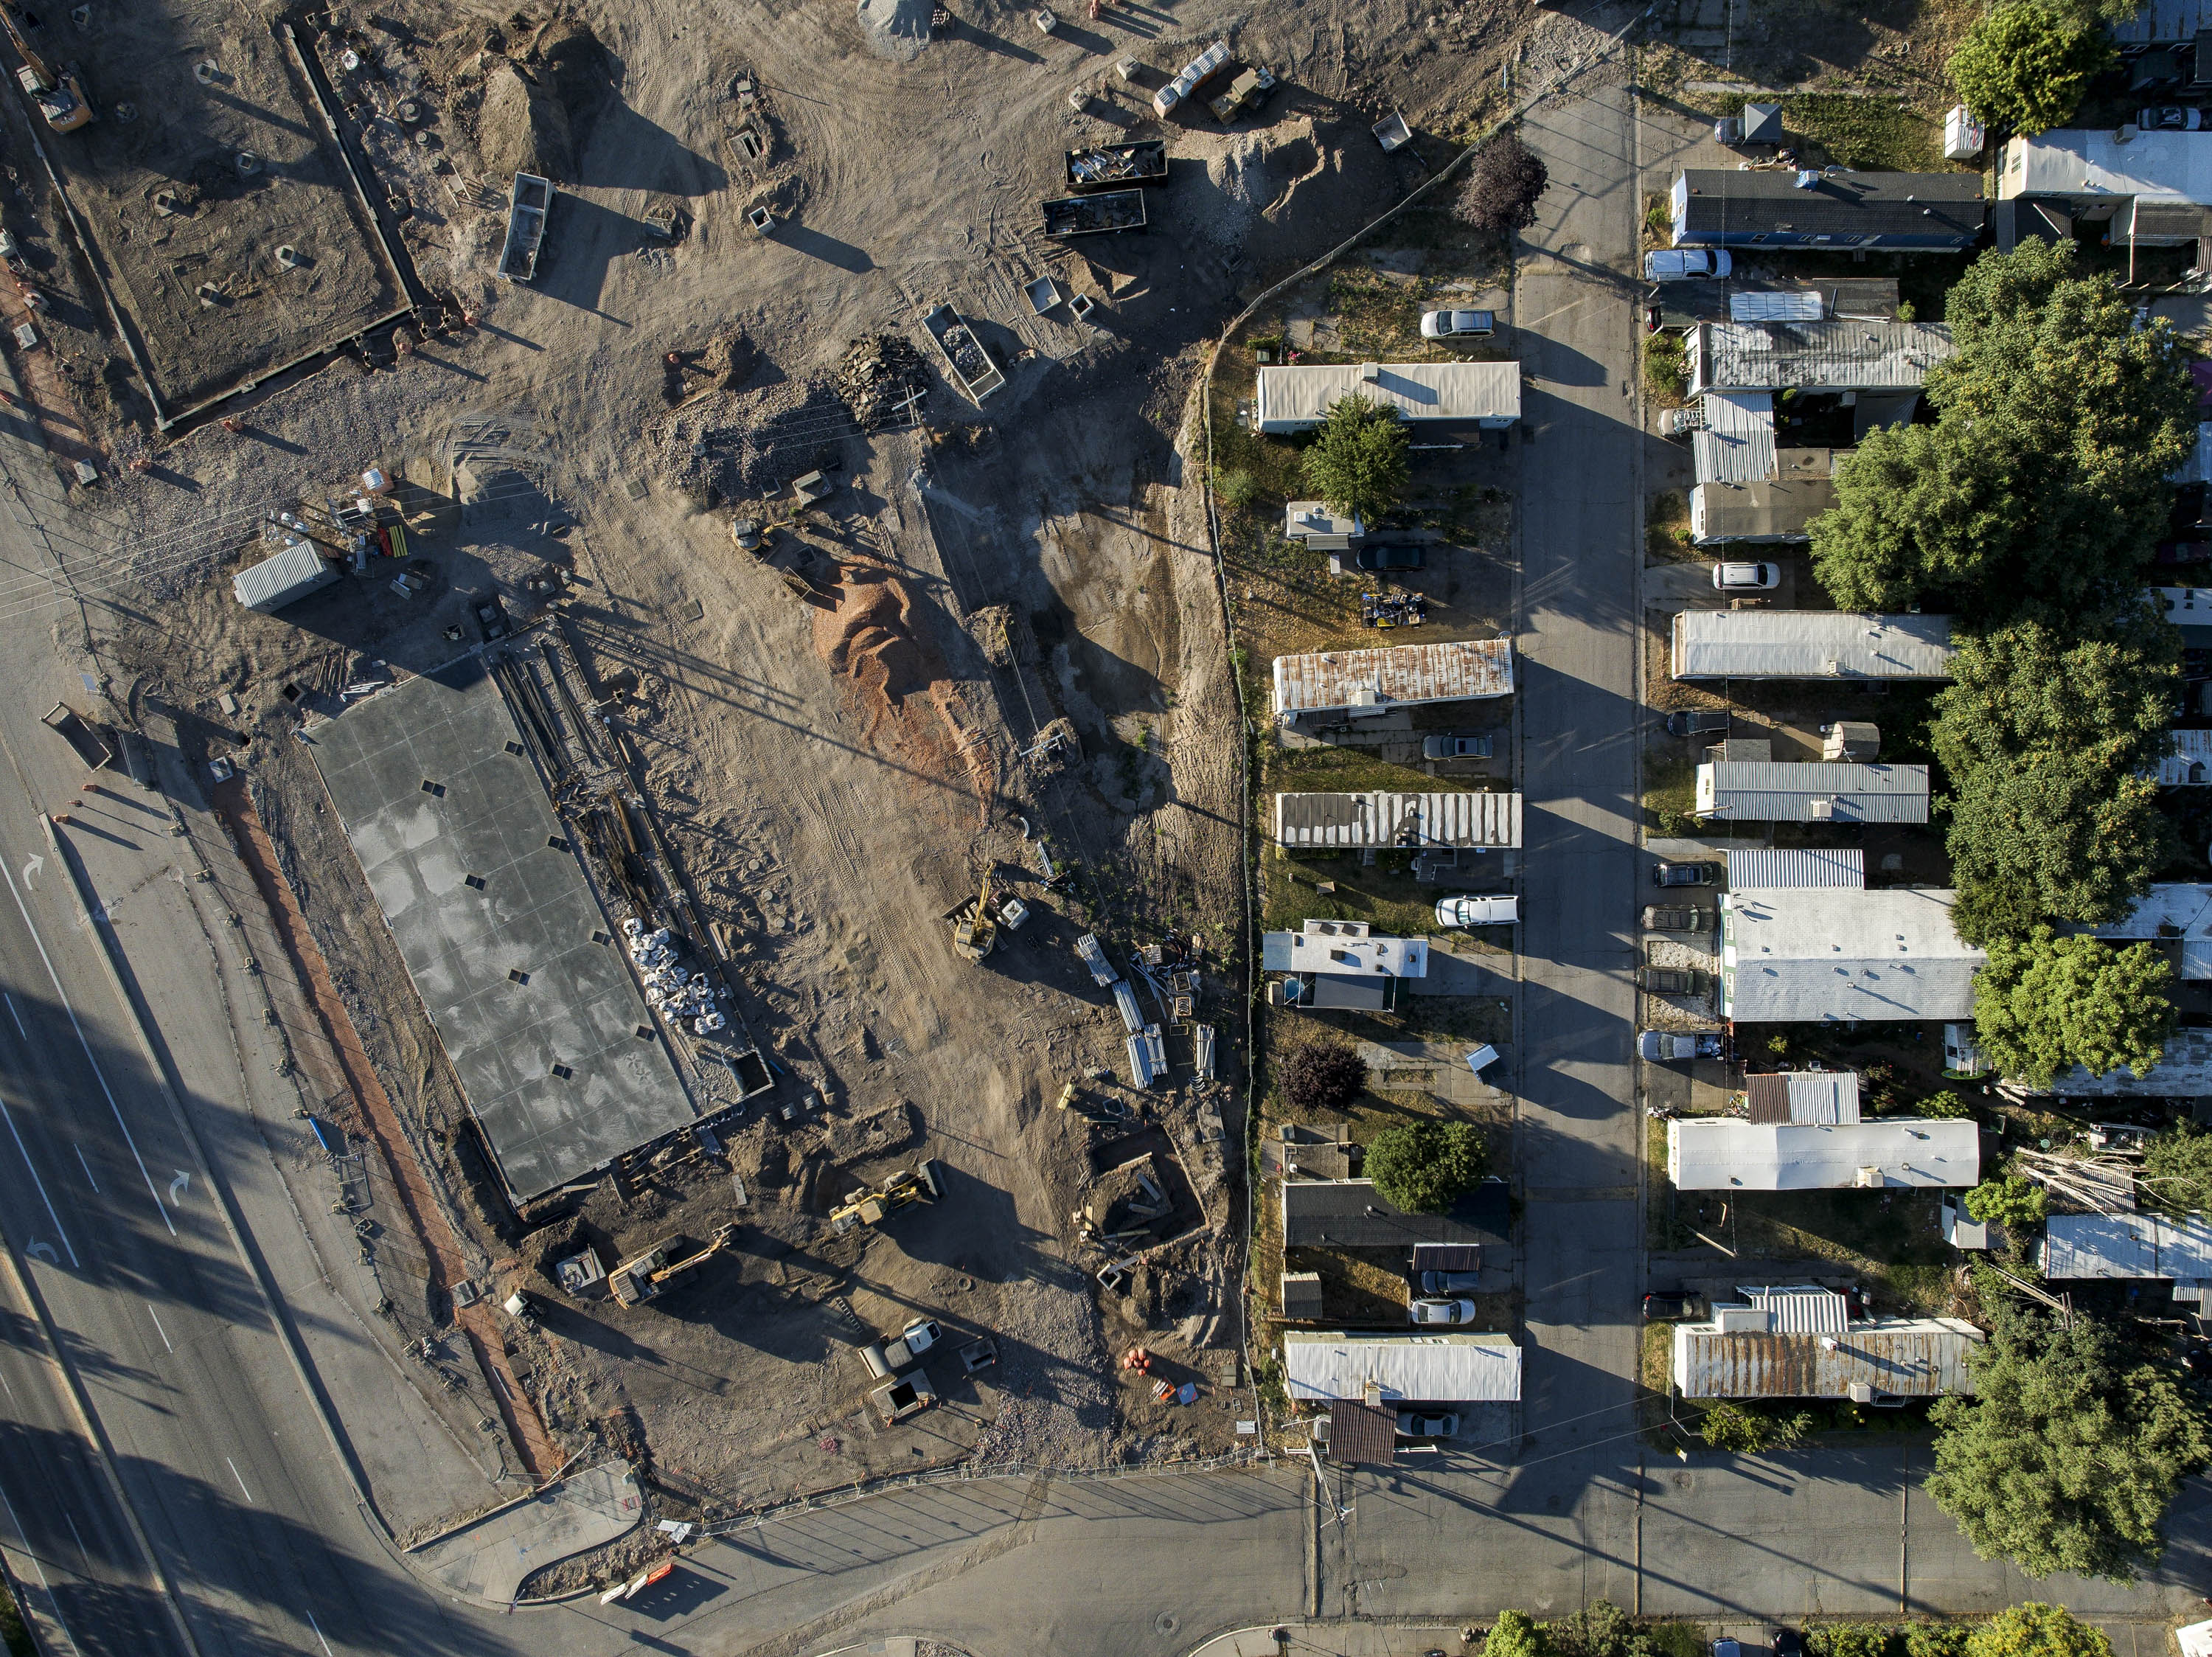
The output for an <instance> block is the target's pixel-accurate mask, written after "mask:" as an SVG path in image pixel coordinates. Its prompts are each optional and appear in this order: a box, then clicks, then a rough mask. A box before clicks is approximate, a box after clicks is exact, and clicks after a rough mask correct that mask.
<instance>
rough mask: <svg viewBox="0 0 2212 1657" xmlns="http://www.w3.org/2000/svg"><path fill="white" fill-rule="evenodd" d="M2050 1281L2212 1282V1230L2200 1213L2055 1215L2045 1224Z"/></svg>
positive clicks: (2044, 1257) (2044, 1259)
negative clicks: (2140, 1279)
mask: <svg viewBox="0 0 2212 1657" xmlns="http://www.w3.org/2000/svg"><path fill="white" fill-rule="evenodd" d="M2041 1258H2042V1262H2043V1275H2044V1276H2046V1277H2066V1278H2076V1277H2157V1278H2165V1279H2168V1280H2170V1281H2172V1282H2180V1283H2192V1282H2207V1281H2212V1226H2208V1225H2207V1224H2206V1223H2205V1220H2204V1216H2203V1215H2201V1214H2192V1215H2189V1216H2188V1217H2187V1218H2185V1219H2180V1220H2175V1219H2169V1218H2166V1216H2164V1215H2155V1214H2054V1215H2051V1217H2050V1218H2049V1219H2048V1220H2046V1221H2044V1225H2043V1251H2042V1257H2041Z"/></svg>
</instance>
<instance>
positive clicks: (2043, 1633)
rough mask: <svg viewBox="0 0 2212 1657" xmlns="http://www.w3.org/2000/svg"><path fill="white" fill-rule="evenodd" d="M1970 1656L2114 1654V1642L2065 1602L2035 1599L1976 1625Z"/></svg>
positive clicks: (1969, 1642) (2081, 1656)
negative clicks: (2082, 1619) (2063, 1603)
mask: <svg viewBox="0 0 2212 1657" xmlns="http://www.w3.org/2000/svg"><path fill="white" fill-rule="evenodd" d="M1966 1657H2112V1642H2111V1641H2110V1640H2109V1639H2107V1638H2106V1636H2105V1631H2104V1630H2102V1629H2096V1628H2092V1627H2090V1626H2089V1624H2088V1623H2084V1622H2082V1621H2081V1620H2080V1619H2079V1618H2077V1617H2075V1615H2074V1613H2073V1612H2072V1611H2069V1610H2067V1609H2066V1607H2065V1606H2063V1605H2042V1604H2039V1603H2038V1602H2037V1601H2035V1600H2033V1599H2031V1600H2029V1601H2028V1602H2027V1604H2026V1605H2014V1606H2012V1607H2010V1608H2009V1609H2008V1610H2005V1611H1999V1612H1998V1613H1997V1614H1996V1616H1994V1617H1990V1620H1989V1621H1988V1622H1986V1623H1982V1624H1981V1625H1980V1626H1979V1627H1978V1628H1976V1629H1975V1630H1973V1632H1972V1634H1970V1635H1969V1636H1967V1637H1966Z"/></svg>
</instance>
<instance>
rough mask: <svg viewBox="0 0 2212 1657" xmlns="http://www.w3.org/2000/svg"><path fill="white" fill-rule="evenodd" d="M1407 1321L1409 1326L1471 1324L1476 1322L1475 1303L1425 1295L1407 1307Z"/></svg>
mask: <svg viewBox="0 0 2212 1657" xmlns="http://www.w3.org/2000/svg"><path fill="white" fill-rule="evenodd" d="M1406 1321H1407V1323H1409V1324H1471V1323H1473V1322H1474V1301H1459V1300H1450V1299H1447V1298H1445V1297H1444V1296H1442V1295H1423V1296H1422V1297H1421V1298H1420V1299H1419V1300H1418V1301H1413V1302H1412V1303H1411V1304H1410V1305H1408V1306H1407V1307H1406Z"/></svg>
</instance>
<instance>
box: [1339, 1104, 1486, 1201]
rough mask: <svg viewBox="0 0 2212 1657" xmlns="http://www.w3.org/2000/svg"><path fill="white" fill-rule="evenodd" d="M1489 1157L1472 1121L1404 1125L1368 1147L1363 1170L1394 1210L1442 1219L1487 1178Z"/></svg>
mask: <svg viewBox="0 0 2212 1657" xmlns="http://www.w3.org/2000/svg"><path fill="white" fill-rule="evenodd" d="M1488 1162H1489V1153H1488V1150H1487V1148H1486V1147H1485V1146H1484V1144H1483V1142H1482V1135H1481V1134H1480V1132H1479V1131H1478V1130H1476V1128H1475V1127H1474V1124H1472V1123H1468V1122H1435V1121H1428V1120H1424V1121H1419V1122H1405V1123H1401V1124H1398V1125H1397V1126H1396V1127H1395V1128H1385V1129H1383V1131H1382V1132H1380V1133H1378V1134H1376V1136H1375V1139H1374V1142H1373V1143H1372V1144H1370V1145H1369V1146H1368V1148H1367V1154H1366V1156H1365V1158H1364V1160H1363V1161H1361V1163H1360V1168H1361V1171H1362V1172H1363V1173H1365V1174H1366V1176H1367V1177H1368V1178H1369V1179H1372V1180H1373V1181H1374V1182H1375V1189H1376V1191H1379V1192H1381V1193H1382V1194H1383V1197H1384V1198H1385V1199H1387V1200H1388V1201H1389V1203H1390V1204H1391V1205H1392V1206H1393V1207H1394V1208H1399V1209H1404V1210H1405V1211H1406V1212H1407V1213H1408V1214H1440V1213H1442V1212H1443V1210H1444V1209H1448V1208H1449V1207H1450V1206H1451V1203H1452V1199H1453V1198H1454V1197H1457V1196H1458V1195H1459V1194H1460V1193H1461V1192H1462V1191H1465V1190H1466V1189H1467V1188H1468V1186H1469V1185H1473V1184H1474V1182H1475V1181H1476V1180H1478V1179H1481V1178H1482V1171H1483V1169H1484V1168H1485V1167H1486V1166H1488Z"/></svg>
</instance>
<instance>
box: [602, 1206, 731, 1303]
mask: <svg viewBox="0 0 2212 1657" xmlns="http://www.w3.org/2000/svg"><path fill="white" fill-rule="evenodd" d="M737 1234H738V1228H737V1227H735V1226H734V1225H728V1226H722V1227H720V1228H717V1229H716V1231H715V1233H714V1236H713V1237H711V1238H710V1239H708V1242H707V1246H706V1247H704V1248H702V1249H699V1250H696V1251H695V1252H692V1253H690V1254H687V1255H685V1256H684V1258H682V1259H680V1260H678V1261H675V1262H673V1263H672V1264H671V1262H670V1260H669V1258H668V1245H667V1244H665V1243H655V1244H654V1245H653V1246H652V1247H651V1248H649V1249H647V1250H646V1252H644V1253H642V1254H640V1255H638V1256H636V1257H635V1258H632V1259H628V1260H625V1261H623V1263H622V1264H620V1265H618V1266H617V1267H616V1268H615V1269H614V1270H612V1271H611V1272H609V1273H608V1274H607V1287H608V1288H610V1289H611V1290H612V1291H613V1293H614V1297H615V1300H616V1301H617V1303H618V1304H620V1305H623V1306H635V1305H637V1304H638V1303H639V1302H640V1301H649V1300H651V1299H653V1296H654V1295H658V1294H659V1293H660V1291H661V1290H662V1289H663V1288H665V1287H666V1286H667V1285H668V1284H669V1283H670V1282H672V1281H673V1280H674V1279H676V1278H678V1277H680V1276H683V1275H684V1273H685V1272H687V1271H690V1270H692V1268H694V1267H695V1266H703V1265H705V1264H707V1262H708V1261H709V1260H711V1259H713V1258H714V1257H715V1256H716V1255H717V1254H720V1252H722V1251H723V1250H724V1249H726V1248H727V1247H729V1246H730V1244H731V1243H732V1240H735V1238H736V1237H737Z"/></svg>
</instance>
